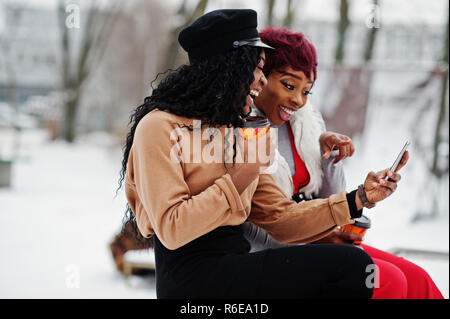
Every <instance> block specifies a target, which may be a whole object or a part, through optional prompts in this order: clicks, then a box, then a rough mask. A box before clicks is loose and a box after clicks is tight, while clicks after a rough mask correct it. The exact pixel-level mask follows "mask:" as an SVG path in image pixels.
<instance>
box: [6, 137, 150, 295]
mask: <svg viewBox="0 0 450 319" xmlns="http://www.w3.org/2000/svg"><path fill="white" fill-rule="evenodd" d="M8 135H9V133H8V132H0V137H1V139H0V145H1V146H2V148H6V146H8V145H7V143H6V142H5V141H6V140H8ZM101 140H102V139H99V138H98V137H97V138H95V139H93V141H89V142H79V143H78V144H76V145H74V146H69V145H67V144H65V143H63V142H54V143H50V144H49V143H48V142H47V138H46V134H45V132H42V131H26V132H24V134H23V136H22V142H23V145H22V146H23V148H22V152H21V157H20V160H19V161H17V162H15V164H14V166H13V183H12V187H11V188H10V189H0V203H1V206H0V207H1V210H0V225H1V226H0V242H1V244H0V250H1V251H2V263H1V264H0V282H1V285H0V298H156V292H155V279H154V277H152V276H150V277H143V278H135V277H134V276H133V277H132V278H130V280H128V281H126V280H125V279H124V278H123V277H122V276H121V275H120V274H119V273H118V272H117V271H116V270H115V268H114V264H113V261H112V257H111V255H110V251H109V247H108V243H109V241H110V240H112V238H113V236H114V234H115V233H117V231H118V230H119V229H120V226H121V221H122V216H123V211H124V207H125V198H124V196H123V193H120V194H119V195H118V196H117V197H116V198H114V195H115V187H116V185H117V177H118V172H119V168H120V167H119V165H120V154H119V152H118V150H112V149H109V148H106V147H104V146H103V147H100V145H99V144H100V143H101ZM103 141H105V140H103Z"/></svg>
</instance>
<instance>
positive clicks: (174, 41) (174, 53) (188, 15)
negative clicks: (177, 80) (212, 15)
mask: <svg viewBox="0 0 450 319" xmlns="http://www.w3.org/2000/svg"><path fill="white" fill-rule="evenodd" d="M207 5H208V0H198V2H197V5H196V6H195V8H194V10H192V11H189V10H188V9H187V0H183V1H182V3H181V6H180V8H179V9H178V12H177V18H176V19H175V20H178V21H181V23H179V22H178V24H177V25H175V26H173V27H172V30H171V31H170V36H169V43H168V45H167V50H166V54H165V57H166V58H165V60H164V62H163V63H162V64H161V69H160V70H161V71H165V70H167V69H171V68H173V67H174V66H176V65H177V64H178V61H179V59H180V55H181V54H180V45H179V44H178V34H179V33H180V31H181V30H183V29H184V28H185V27H187V26H188V25H189V24H191V23H192V22H194V21H195V20H196V19H197V18H198V17H200V16H201V15H202V14H203V13H204V12H205V9H206V6H207Z"/></svg>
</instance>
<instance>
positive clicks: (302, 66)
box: [243, 27, 443, 299]
mask: <svg viewBox="0 0 450 319" xmlns="http://www.w3.org/2000/svg"><path fill="white" fill-rule="evenodd" d="M260 36H261V39H262V41H263V42H264V43H266V44H268V45H270V46H271V47H274V48H275V49H276V50H275V51H273V52H268V54H267V57H266V63H265V65H264V74H265V75H266V78H267V80H268V83H267V85H266V87H265V88H264V90H263V91H262V93H261V94H260V95H259V96H258V97H256V99H255V105H254V106H255V107H253V114H254V115H265V116H267V117H268V118H269V120H270V121H271V122H272V124H274V125H277V126H278V152H279V154H278V155H279V156H277V160H278V165H277V170H276V171H275V172H274V173H272V176H273V178H274V180H275V182H276V183H277V185H278V186H279V187H280V188H281V189H282V190H283V191H284V193H285V194H286V195H287V196H288V197H289V198H291V197H292V198H293V199H294V200H296V201H302V200H310V199H314V198H326V197H328V196H330V195H331V194H334V193H338V192H339V191H342V190H344V189H345V177H344V173H343V168H342V162H340V161H341V160H342V159H344V158H346V157H348V156H351V155H352V154H353V152H354V147H353V143H352V141H351V139H350V138H349V137H347V136H345V135H341V134H337V133H334V132H326V131H325V124H324V121H323V119H322V116H321V115H320V113H319V112H318V111H316V110H314V108H313V107H312V106H311V105H310V103H308V95H309V94H311V89H312V87H313V85H314V82H315V80H316V79H317V54H316V50H315V48H314V46H313V45H312V44H311V42H309V41H308V40H307V39H306V38H305V36H304V35H303V34H302V33H293V32H290V31H287V30H283V29H274V28H271V27H270V28H267V29H265V30H263V31H262V32H261V33H260ZM284 124H285V125H284ZM317 141H320V143H317ZM333 150H339V153H338V155H336V156H333V155H332V151H333ZM334 153H336V152H333V154H334ZM243 228H244V229H245V231H246V238H247V240H249V242H250V243H251V244H252V249H253V251H258V250H261V249H265V248H277V247H284V246H286V245H285V244H280V243H278V242H276V241H274V240H273V239H272V238H271V237H270V236H269V235H268V234H267V233H266V232H265V231H264V230H262V229H261V228H258V227H257V226H255V225H254V224H251V223H249V222H247V223H245V224H244V226H243ZM360 239H361V238H360V237H358V236H356V235H352V234H348V233H345V232H340V231H339V230H337V229H336V230H335V231H334V232H332V233H331V234H330V235H328V236H327V237H325V238H323V239H321V240H319V241H316V242H314V243H317V244H320V243H327V244H348V243H349V241H350V242H352V241H355V240H360ZM361 248H362V249H364V251H366V252H367V253H368V254H369V255H370V256H371V257H372V259H373V260H374V262H375V264H376V266H377V267H376V268H377V272H376V280H375V289H374V294H373V298H386V299H387V298H389V299H390V298H401V299H403V298H443V296H442V294H441V293H440V291H439V289H438V288H437V287H436V285H435V284H434V282H433V280H432V279H431V278H430V276H429V275H428V274H427V273H426V272H425V271H424V270H423V269H422V268H420V267H419V266H417V265H415V264H413V263H411V262H409V261H407V260H405V259H403V258H400V257H398V256H395V255H392V254H390V253H387V252H384V251H381V250H379V249H376V248H373V247H370V246H368V245H364V244H362V245H361ZM349 262H351V261H349Z"/></svg>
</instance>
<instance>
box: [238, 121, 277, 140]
mask: <svg viewBox="0 0 450 319" xmlns="http://www.w3.org/2000/svg"><path fill="white" fill-rule="evenodd" d="M269 129H270V122H269V119H268V118H267V117H264V116H249V117H247V118H246V119H245V122H244V127H242V128H239V134H240V135H241V136H242V137H243V138H245V139H247V140H250V139H257V138H259V137H260V136H263V135H265V134H266V133H267V132H268V131H269Z"/></svg>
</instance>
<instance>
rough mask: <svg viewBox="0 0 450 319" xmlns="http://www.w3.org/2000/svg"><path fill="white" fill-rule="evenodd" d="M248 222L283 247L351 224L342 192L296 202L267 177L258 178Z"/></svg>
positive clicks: (264, 175)
mask: <svg viewBox="0 0 450 319" xmlns="http://www.w3.org/2000/svg"><path fill="white" fill-rule="evenodd" d="M248 219H249V221H251V222H253V223H255V224H256V225H258V226H260V227H261V228H263V229H265V230H266V231H267V232H268V233H269V234H270V235H271V236H272V237H273V238H274V239H275V240H277V241H279V242H281V243H286V244H293V243H307V242H311V241H315V240H319V239H321V238H323V237H325V236H326V235H328V234H329V233H330V232H331V231H332V230H333V229H334V228H335V227H336V226H340V225H346V224H351V223H353V220H352V219H351V217H350V211H349V208H348V203H347V197H346V193H345V191H343V192H341V193H339V194H336V195H332V196H331V197H329V198H327V199H316V200H311V201H306V202H301V203H296V202H295V201H293V200H290V199H288V198H287V197H286V196H285V195H284V193H283V192H282V191H281V189H279V188H278V186H276V185H275V182H274V180H273V178H272V176H271V175H268V174H263V175H261V176H260V179H259V184H258V187H257V189H256V192H255V194H254V196H253V199H252V210H251V214H250V216H249V218H248Z"/></svg>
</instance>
